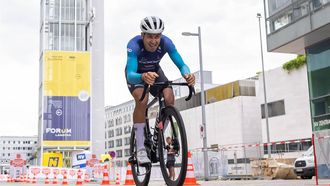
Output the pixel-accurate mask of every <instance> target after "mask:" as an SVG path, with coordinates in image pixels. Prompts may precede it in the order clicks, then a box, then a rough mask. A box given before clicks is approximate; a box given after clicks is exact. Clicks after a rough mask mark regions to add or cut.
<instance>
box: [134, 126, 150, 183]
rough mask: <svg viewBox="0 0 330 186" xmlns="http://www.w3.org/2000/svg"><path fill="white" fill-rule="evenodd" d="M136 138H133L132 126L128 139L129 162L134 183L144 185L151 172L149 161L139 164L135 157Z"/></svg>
mask: <svg viewBox="0 0 330 186" xmlns="http://www.w3.org/2000/svg"><path fill="white" fill-rule="evenodd" d="M136 152H137V150H136V140H135V130H134V128H133V130H132V132H131V140H130V153H131V157H130V163H131V167H132V174H133V178H134V182H135V185H137V186H145V185H148V183H149V180H150V174H151V163H150V164H148V165H146V166H139V165H138V162H137V158H136Z"/></svg>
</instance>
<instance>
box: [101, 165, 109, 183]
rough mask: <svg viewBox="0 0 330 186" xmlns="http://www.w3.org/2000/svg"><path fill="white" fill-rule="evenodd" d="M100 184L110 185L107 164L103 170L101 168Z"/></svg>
mask: <svg viewBox="0 0 330 186" xmlns="http://www.w3.org/2000/svg"><path fill="white" fill-rule="evenodd" d="M101 185H110V180H109V173H108V168H107V166H105V167H104V170H103V180H102V183H101Z"/></svg>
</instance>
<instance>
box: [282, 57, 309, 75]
mask: <svg viewBox="0 0 330 186" xmlns="http://www.w3.org/2000/svg"><path fill="white" fill-rule="evenodd" d="M305 64H306V56H305V55H298V56H297V58H295V59H292V60H290V61H288V62H286V63H284V64H283V66H282V68H283V69H284V70H286V71H287V72H291V71H292V70H295V69H299V68H300V67H302V66H304V65H305Z"/></svg>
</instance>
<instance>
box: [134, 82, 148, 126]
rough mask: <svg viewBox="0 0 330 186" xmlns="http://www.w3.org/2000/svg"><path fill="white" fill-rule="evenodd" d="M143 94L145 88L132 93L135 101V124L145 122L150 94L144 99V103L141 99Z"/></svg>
mask: <svg viewBox="0 0 330 186" xmlns="http://www.w3.org/2000/svg"><path fill="white" fill-rule="evenodd" d="M142 93H143V88H136V89H135V90H134V91H133V92H132V96H133V97H134V100H135V108H134V112H133V123H144V122H145V110H146V108H147V103H148V94H146V96H145V97H144V99H143V101H140V98H141V96H142Z"/></svg>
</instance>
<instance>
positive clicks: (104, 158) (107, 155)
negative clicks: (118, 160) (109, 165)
mask: <svg viewBox="0 0 330 186" xmlns="http://www.w3.org/2000/svg"><path fill="white" fill-rule="evenodd" d="M111 159H112V158H111V156H110V154H101V161H102V162H106V161H110V160H111Z"/></svg>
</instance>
